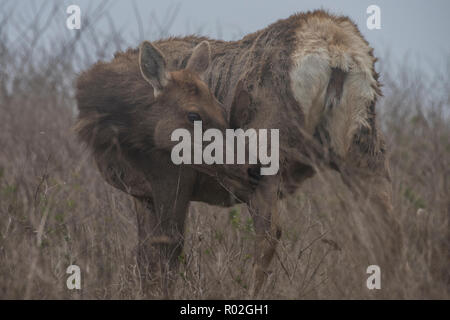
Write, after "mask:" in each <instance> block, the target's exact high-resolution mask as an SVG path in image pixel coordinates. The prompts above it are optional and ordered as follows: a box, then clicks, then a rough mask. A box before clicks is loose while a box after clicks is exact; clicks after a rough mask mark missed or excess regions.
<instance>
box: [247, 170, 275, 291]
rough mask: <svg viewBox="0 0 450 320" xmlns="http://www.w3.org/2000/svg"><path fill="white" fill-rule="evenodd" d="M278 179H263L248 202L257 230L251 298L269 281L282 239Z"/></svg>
mask: <svg viewBox="0 0 450 320" xmlns="http://www.w3.org/2000/svg"><path fill="white" fill-rule="evenodd" d="M279 185H280V178H279V176H278V175H277V176H266V177H264V178H262V180H261V182H260V184H259V185H258V187H257V189H256V190H255V192H254V193H253V194H252V196H251V197H250V199H249V202H248V207H249V211H250V214H251V216H252V219H253V225H254V228H255V233H256V238H255V253H254V265H253V279H252V281H253V282H252V285H251V290H250V294H251V295H252V297H256V296H257V295H258V294H259V292H260V290H261V288H262V287H263V285H264V283H265V282H266V280H267V275H268V274H267V271H268V268H269V266H270V262H271V261H272V258H273V256H274V254H275V251H276V247H277V244H278V240H279V239H280V237H281V229H280V227H279V208H278V196H279Z"/></svg>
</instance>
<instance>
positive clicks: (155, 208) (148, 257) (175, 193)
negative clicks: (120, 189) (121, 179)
mask: <svg viewBox="0 0 450 320" xmlns="http://www.w3.org/2000/svg"><path fill="white" fill-rule="evenodd" d="M160 169H161V168H160ZM166 169H167V168H166ZM170 169H171V170H163V169H161V170H160V171H159V172H158V173H153V174H152V175H151V183H152V198H143V199H142V198H141V199H139V200H136V201H135V203H136V213H137V221H138V235H139V245H138V266H139V270H140V273H141V279H142V280H143V283H142V289H143V292H144V295H146V296H150V297H161V296H162V297H169V296H170V294H171V292H172V291H173V284H174V281H173V279H174V274H176V271H177V268H178V261H179V258H180V255H181V254H182V251H183V245H184V228H185V221H186V215H187V212H188V207H189V200H190V198H191V195H192V189H193V185H194V181H195V172H193V171H192V170H191V169H188V168H185V167H184V168H182V167H172V168H170Z"/></svg>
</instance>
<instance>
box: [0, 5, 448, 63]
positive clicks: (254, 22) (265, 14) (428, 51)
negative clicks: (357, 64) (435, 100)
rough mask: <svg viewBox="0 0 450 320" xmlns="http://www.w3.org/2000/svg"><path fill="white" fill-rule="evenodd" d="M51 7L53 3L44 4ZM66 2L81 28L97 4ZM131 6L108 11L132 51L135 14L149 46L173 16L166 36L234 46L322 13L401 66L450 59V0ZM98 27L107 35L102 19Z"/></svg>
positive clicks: (27, 7) (26, 7) (135, 39)
mask: <svg viewBox="0 0 450 320" xmlns="http://www.w3.org/2000/svg"><path fill="white" fill-rule="evenodd" d="M4 1H5V0H1V2H4ZM51 1H56V0H48V1H46V2H47V3H48V2H51ZM32 2H34V5H35V6H36V7H39V5H40V4H42V3H43V2H44V1H42V2H41V1H32V0H20V1H17V2H15V3H14V5H15V6H19V8H20V10H16V11H15V12H16V14H17V12H19V13H20V12H21V11H32V12H33V11H35V10H37V8H33V6H32ZM64 2H65V4H66V5H67V6H68V5H70V4H77V5H79V6H80V8H81V18H82V24H83V17H84V16H85V15H86V14H87V13H89V11H90V10H93V7H94V6H95V3H97V4H98V3H99V1H92V0H65V1H64ZM93 3H94V5H93ZM134 4H135V6H133V1H119V0H115V1H114V0H113V1H110V2H109V4H108V6H107V8H108V12H109V14H110V17H111V18H112V20H113V21H114V23H115V25H116V26H117V27H118V28H119V29H120V30H121V32H122V33H123V35H124V36H125V38H126V39H127V41H129V43H130V45H134V46H137V45H138V41H139V40H143V39H140V38H139V37H138V35H139V32H138V24H137V22H136V15H135V8H136V9H137V10H138V12H139V14H140V15H141V17H142V19H143V29H144V32H143V35H142V37H143V38H145V39H149V40H154V39H155V37H157V36H158V32H157V31H158V30H157V25H158V24H162V25H164V24H165V23H166V22H167V20H168V19H167V17H166V14H167V13H168V12H172V13H175V12H176V17H175V20H174V22H173V24H172V25H171V26H170V29H169V30H168V34H170V35H185V34H189V33H199V34H202V35H207V36H211V37H214V38H222V39H225V40H232V39H237V38H240V37H241V36H242V35H244V34H247V33H250V32H254V31H256V30H258V29H261V28H264V27H265V26H267V25H268V24H270V23H272V22H274V21H276V20H278V19H281V18H286V17H288V16H289V15H291V14H293V13H294V12H298V11H305V10H311V9H317V8H325V9H328V10H329V11H331V12H332V13H337V14H344V15H347V16H349V17H350V18H351V19H353V20H354V21H355V22H356V23H357V25H358V26H359V28H360V30H361V32H362V33H363V34H364V36H365V37H366V39H367V40H368V41H369V42H370V44H371V45H372V46H373V47H374V48H375V52H376V54H377V55H378V56H384V54H385V53H386V52H387V51H389V52H390V54H391V56H392V57H394V58H395V59H394V60H398V61H402V60H404V57H405V56H406V55H408V56H410V57H411V58H413V59H415V60H416V61H419V62H420V64H421V65H423V66H425V67H427V65H428V64H429V63H431V64H432V65H434V66H436V65H440V64H441V63H443V62H444V61H446V60H448V58H449V55H450V39H449V38H450V37H449V32H450V19H449V18H448V14H449V12H450V1H449V0H428V1H425V0H423V1H420V0H395V1H394V0H320V1H319V0H270V1H269V0H189V1H180V0H169V1H167V0H135V1H134ZM373 4H374V5H377V6H379V7H380V9H381V29H380V30H369V29H368V28H367V27H366V20H367V18H368V14H367V13H366V9H367V7H368V6H369V5H373ZM176 8H178V10H175V9H176ZM66 17H67V14H66V13H65V12H61V27H62V28H64V27H65V19H66ZM100 23H101V25H104V27H105V30H107V28H108V24H107V22H106V19H102V21H101V22H100ZM53 28H55V27H53ZM56 28H58V27H56Z"/></svg>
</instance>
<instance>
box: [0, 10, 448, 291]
mask: <svg viewBox="0 0 450 320" xmlns="http://www.w3.org/2000/svg"><path fill="white" fill-rule="evenodd" d="M4 17H5V16H4ZM4 17H3V18H4ZM3 18H2V19H1V21H0V22H1V23H2V25H3V26H4V25H5V24H7V19H3ZM1 30H5V29H4V28H3V29H2V28H0V75H1V86H0V123H1V127H0V146H1V148H0V298H19V299H22V298H31V299H61V298H68V299H79V298H81V299H110V298H117V299H139V298H142V294H141V290H140V288H141V286H140V281H139V274H138V269H137V266H136V245H137V237H136V234H137V228H136V221H135V213H134V211H133V206H132V201H131V199H130V198H129V197H128V196H126V195H125V194H123V193H122V192H120V191H118V190H115V189H113V188H112V187H110V186H109V185H107V184H106V183H105V182H104V181H103V180H102V178H101V177H100V175H99V173H98V172H97V170H96V168H95V166H94V163H93V161H92V159H91V158H90V156H89V155H88V153H87V152H86V151H85V150H84V149H83V148H82V147H81V146H80V145H79V143H78V142H77V141H76V139H75V137H74V134H73V132H72V131H71V126H72V125H73V123H74V112H73V110H75V101H74V99H73V79H74V78H75V76H76V72H75V70H77V68H80V66H81V67H83V66H86V65H88V64H89V63H92V62H93V61H95V60H96V59H98V58H100V57H104V56H108V54H107V52H109V51H108V50H111V49H113V48H111V45H110V38H109V37H108V36H104V37H95V36H94V34H95V32H94V31H93V29H90V31H89V30H88V31H86V32H85V33H84V34H80V36H77V37H76V38H74V40H73V42H69V45H67V41H65V43H66V45H62V44H59V43H61V42H57V41H55V42H54V43H53V44H52V45H51V46H48V47H46V46H45V45H42V46H40V45H39V35H33V34H29V33H28V32H24V33H23V36H22V39H25V40H22V41H21V42H20V43H21V44H20V45H17V42H13V39H11V38H9V37H8V34H7V33H5V32H2V31H1ZM112 36H114V35H112ZM33 39H36V41H32V40H33ZM115 39H116V40H117V37H116V38H115ZM116 44H117V42H116ZM88 45H90V46H91V47H92V46H95V47H96V48H97V50H94V51H91V52H90V53H89V54H87V53H86V50H84V49H83V48H89V46H88ZM73 47H75V48H77V49H78V50H72V49H71V48H73ZM46 48H47V49H46ZM83 50H84V51H83ZM83 52H85V54H83ZM407 65H408V66H409V65H411V64H405V67H403V68H399V69H400V70H402V71H401V72H400V73H399V75H392V74H390V73H389V71H390V70H392V68H389V69H386V71H384V72H383V75H384V83H385V88H384V93H385V97H384V98H383V99H382V100H381V101H380V104H379V109H380V110H381V112H380V121H381V123H382V125H383V127H384V132H385V134H386V137H387V140H388V144H389V149H390V150H391V160H392V173H393V178H394V180H393V181H394V201H395V203H394V204H395V212H396V215H397V217H398V219H399V221H400V222H401V226H402V229H403V233H402V235H401V237H402V238H403V243H404V246H405V257H404V258H402V265H403V267H404V269H405V271H404V272H403V273H402V274H401V275H400V276H398V277H397V278H396V279H395V281H394V283H391V284H390V285H389V287H390V289H389V290H383V289H382V290H378V291H377V290H368V289H367V288H366V286H365V284H366V279H367V276H368V275H367V274H366V273H365V271H366V268H367V266H368V265H370V264H376V257H377V256H379V255H380V253H381V252H383V247H382V245H380V244H379V242H372V241H371V239H374V237H378V238H383V236H384V235H385V233H386V230H385V229H383V226H382V224H381V223H380V221H379V220H380V219H378V218H377V216H374V215H371V214H370V212H367V210H365V204H364V203H361V202H356V201H355V200H354V199H353V197H352V195H350V194H349V192H348V190H346V188H345V187H344V185H343V183H342V182H341V181H340V179H339V177H337V176H336V175H335V174H334V173H333V172H324V173H321V174H319V175H318V176H317V177H316V178H314V179H312V180H310V181H308V182H307V183H306V184H305V185H304V187H303V188H302V189H301V190H299V191H298V193H297V194H296V195H295V196H294V197H293V198H292V199H290V200H288V201H286V202H285V203H284V205H283V213H282V219H283V221H282V226H283V228H284V233H283V237H282V239H281V241H280V245H279V250H278V253H277V257H276V258H275V259H274V261H273V264H272V268H271V270H272V273H271V275H270V277H269V281H268V284H267V285H266V287H265V288H264V292H263V294H264V297H265V298H273V299H332V298H336V299H347V298H352V299H353V298H361V299H371V298H418V299H422V298H427V299H428V298H438V299H449V298H450V292H449V291H450V290H449V287H450V285H449V281H450V276H449V261H450V257H449V252H450V250H449V247H450V246H449V239H450V233H449V225H448V220H449V216H450V119H449V115H450V112H449V111H450V107H449V105H450V96H449V91H450V90H449V88H450V77H449V74H450V67H449V68H448V69H447V70H441V71H440V72H437V73H436V74H434V75H433V78H432V80H433V81H430V80H429V79H425V78H424V77H423V75H422V74H415V73H411V68H410V67H408V68H407V67H406V66H407ZM449 65H450V63H449ZM362 209H364V210H362ZM252 238H253V229H252V226H251V221H250V220H249V215H248V212H247V211H246V209H245V208H244V207H236V208H232V209H219V208H215V207H210V206H207V205H204V204H192V205H191V208H190V213H189V218H188V225H187V232H186V245H185V255H184V256H182V257H180V259H181V262H182V265H181V268H180V273H179V275H177V278H178V279H177V290H176V292H175V294H174V296H173V298H183V299H185V298H186V299H207V298H221V299H222V298H223V299H231V298H236V299H242V298H243V299H245V298H248V297H249V296H248V287H249V281H250V279H251V277H250V275H251V267H252V252H253V251H252V247H253V240H252ZM70 264H77V265H78V266H80V267H81V270H82V290H80V291H77V292H73V291H69V290H68V289H67V288H66V279H67V276H68V275H67V274H66V273H65V270H66V268H67V267H68V266H69V265H70ZM382 286H383V284H382Z"/></svg>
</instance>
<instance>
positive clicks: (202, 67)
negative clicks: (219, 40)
mask: <svg viewBox="0 0 450 320" xmlns="http://www.w3.org/2000/svg"><path fill="white" fill-rule="evenodd" d="M210 63H211V46H210V45H209V42H208V41H206V40H205V41H202V42H200V43H199V44H198V45H197V46H196V47H195V48H194V50H193V51H192V55H191V57H190V58H189V61H188V63H187V66H186V69H188V70H191V71H193V72H196V73H198V74H203V73H204V72H205V71H206V69H208V66H209V64H210Z"/></svg>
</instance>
